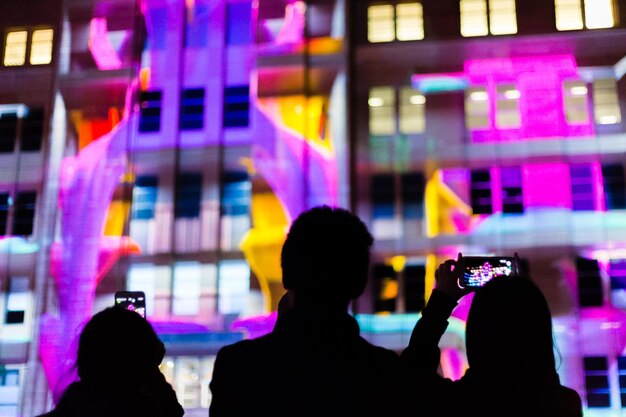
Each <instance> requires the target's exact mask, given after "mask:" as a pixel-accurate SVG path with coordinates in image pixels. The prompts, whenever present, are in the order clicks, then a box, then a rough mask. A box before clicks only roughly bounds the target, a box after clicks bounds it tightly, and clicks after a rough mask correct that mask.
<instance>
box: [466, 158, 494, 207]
mask: <svg viewBox="0 0 626 417" xmlns="http://www.w3.org/2000/svg"><path fill="white" fill-rule="evenodd" d="M470 199H471V204H472V212H473V213H474V214H491V213H493V205H492V202H491V173H490V172H489V170H488V169H480V170H474V171H472V173H471V182H470Z"/></svg>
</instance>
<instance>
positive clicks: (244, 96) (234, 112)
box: [223, 85, 250, 127]
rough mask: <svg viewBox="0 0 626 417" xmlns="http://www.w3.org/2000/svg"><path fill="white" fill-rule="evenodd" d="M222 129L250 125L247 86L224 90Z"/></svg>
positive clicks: (248, 89)
mask: <svg viewBox="0 0 626 417" xmlns="http://www.w3.org/2000/svg"><path fill="white" fill-rule="evenodd" d="M223 124H224V127H247V126H248V125H249V124H250V88H249V87H248V86H247V85H240V86H231V87H226V88H225V89H224V121H223Z"/></svg>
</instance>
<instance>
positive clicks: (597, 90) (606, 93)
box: [593, 78, 622, 125]
mask: <svg viewBox="0 0 626 417" xmlns="http://www.w3.org/2000/svg"><path fill="white" fill-rule="evenodd" d="M593 113H594V118H595V121H596V123H597V124H600V125H610V124H616V123H619V122H621V121H622V115H621V111H620V107H619V98H618V96H617V85H616V83H615V80H614V79H611V78H604V79H598V80H594V81H593Z"/></svg>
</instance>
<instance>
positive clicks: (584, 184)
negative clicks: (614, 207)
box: [570, 164, 596, 211]
mask: <svg viewBox="0 0 626 417" xmlns="http://www.w3.org/2000/svg"><path fill="white" fill-rule="evenodd" d="M570 178H571V182H572V209H573V210H574V211H583V210H586V211H592V210H595V206H596V204H595V190H594V179H593V169H592V167H591V165H589V164H574V165H571V166H570Z"/></svg>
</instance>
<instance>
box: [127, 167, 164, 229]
mask: <svg viewBox="0 0 626 417" xmlns="http://www.w3.org/2000/svg"><path fill="white" fill-rule="evenodd" d="M158 185H159V180H158V178H157V177H155V176H148V175H144V176H140V177H137V179H136V180H135V186H134V187H133V206H132V218H133V219H138V220H149V219H153V218H154V208H155V206H156V201H157V191H158Z"/></svg>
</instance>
